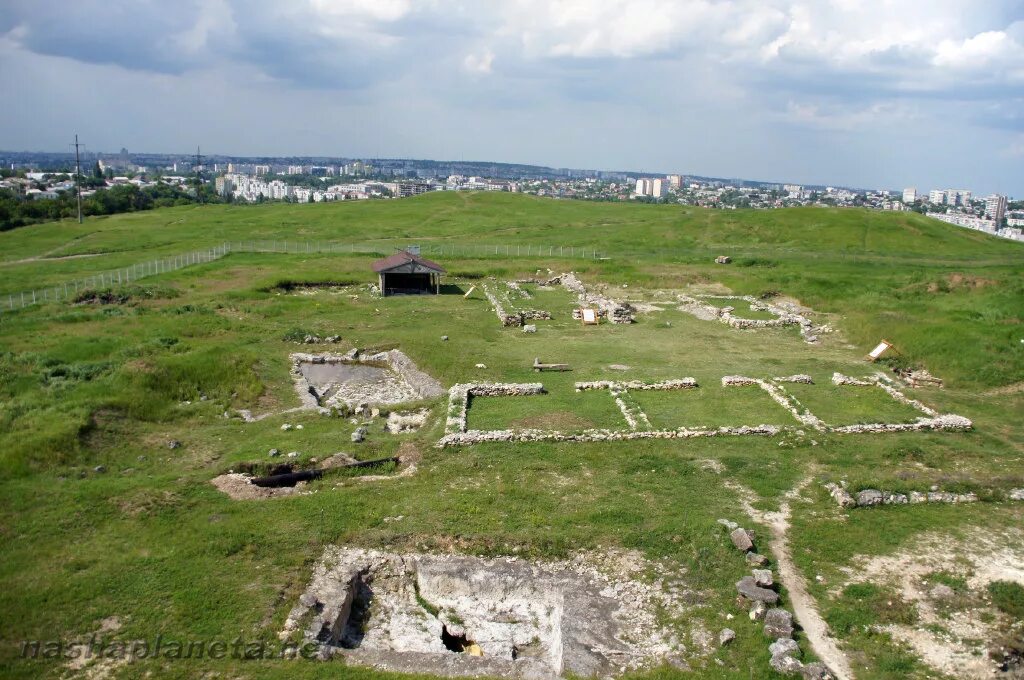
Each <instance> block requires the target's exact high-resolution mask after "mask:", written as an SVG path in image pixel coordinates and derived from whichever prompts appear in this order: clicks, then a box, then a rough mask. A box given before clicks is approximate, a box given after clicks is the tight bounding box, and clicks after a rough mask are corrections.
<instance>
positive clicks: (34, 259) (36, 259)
mask: <svg viewBox="0 0 1024 680" xmlns="http://www.w3.org/2000/svg"><path fill="white" fill-rule="evenodd" d="M94 233H96V232H93V231H90V232H89V233H88V234H82V235H80V236H76V237H74V238H73V239H71V240H70V241H67V242H65V243H62V244H60V245H59V246H56V247H55V248H51V249H50V250H47V251H46V252H45V253H40V254H39V255H33V256H32V257H25V258H22V259H20V260H11V261H9V262H0V267H8V266H11V265H15V264H28V263H29V262H39V261H44V260H45V261H59V260H75V259H78V258H81V257H96V256H97V255H106V254H107V253H82V254H81V255H60V256H57V257H51V256H52V255H53V254H54V253H56V252H58V251H60V250H63V249H65V248H67V247H68V246H70V245H72V244H74V243H76V242H78V241H81V240H82V239H83V238H86V237H88V236H92V235H93V234H94Z"/></svg>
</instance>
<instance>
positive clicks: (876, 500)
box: [857, 489, 885, 506]
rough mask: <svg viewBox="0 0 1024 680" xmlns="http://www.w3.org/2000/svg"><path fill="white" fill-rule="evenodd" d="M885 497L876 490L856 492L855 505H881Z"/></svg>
mask: <svg viewBox="0 0 1024 680" xmlns="http://www.w3.org/2000/svg"><path fill="white" fill-rule="evenodd" d="M884 500H885V496H884V495H883V494H882V492H881V491H879V490H878V489H864V490H863V491H858V492H857V505H860V506H867V505H881V504H882V502H883V501H884Z"/></svg>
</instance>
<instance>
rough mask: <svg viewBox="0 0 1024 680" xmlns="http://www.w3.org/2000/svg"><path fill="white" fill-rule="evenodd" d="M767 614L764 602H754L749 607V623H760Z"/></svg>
mask: <svg viewBox="0 0 1024 680" xmlns="http://www.w3.org/2000/svg"><path fill="white" fill-rule="evenodd" d="M767 613H768V605H766V604H765V603H764V602H755V603H754V604H752V605H750V620H751V621H761V620H762V619H764V617H765V614H767Z"/></svg>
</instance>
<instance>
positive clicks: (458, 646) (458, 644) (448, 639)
mask: <svg viewBox="0 0 1024 680" xmlns="http://www.w3.org/2000/svg"><path fill="white" fill-rule="evenodd" d="M441 643H442V644H443V645H444V647H445V649H447V650H448V651H449V652H458V653H460V654H461V653H462V652H464V651H466V647H469V646H470V645H471V644H473V641H472V640H469V639H467V638H466V634H465V633H463V634H461V635H453V634H452V633H450V632H448V626H443V627H442V628H441Z"/></svg>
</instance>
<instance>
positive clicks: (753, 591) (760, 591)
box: [736, 576, 779, 604]
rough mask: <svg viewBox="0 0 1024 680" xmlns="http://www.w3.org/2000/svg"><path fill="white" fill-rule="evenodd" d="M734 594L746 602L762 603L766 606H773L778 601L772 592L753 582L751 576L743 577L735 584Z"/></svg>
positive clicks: (777, 597) (777, 596) (776, 594)
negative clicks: (743, 598)
mask: <svg viewBox="0 0 1024 680" xmlns="http://www.w3.org/2000/svg"><path fill="white" fill-rule="evenodd" d="M736 592H738V593H739V594H740V595H742V596H743V597H745V598H747V599H748V600H753V601H754V602H764V603H766V604H775V603H776V602H778V601H779V594H778V593H776V592H775V591H774V590H768V589H767V588H761V587H760V586H758V585H757V583H755V582H754V577H753V576H744V577H743V578H741V579H740V580H739V581H737V582H736Z"/></svg>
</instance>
